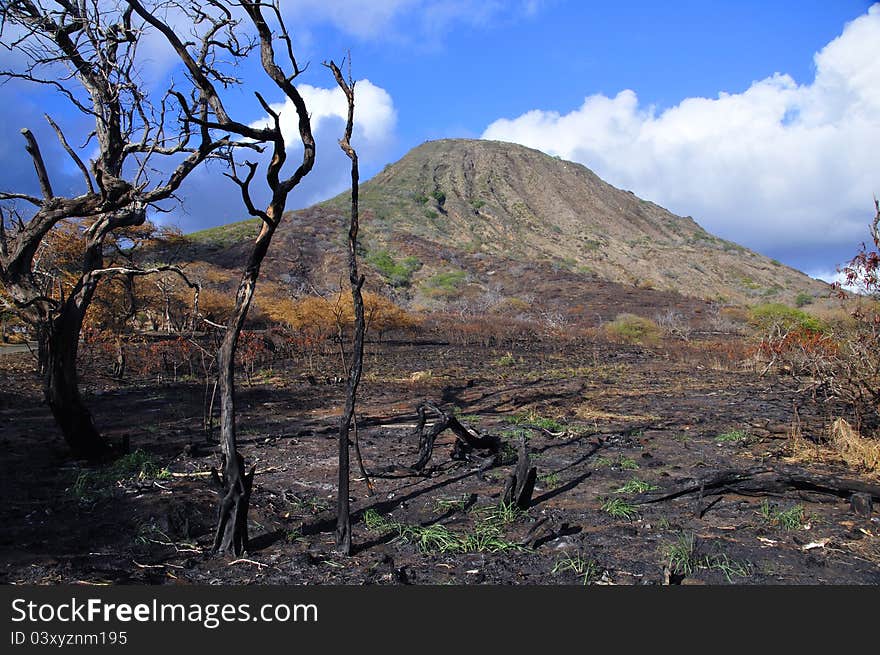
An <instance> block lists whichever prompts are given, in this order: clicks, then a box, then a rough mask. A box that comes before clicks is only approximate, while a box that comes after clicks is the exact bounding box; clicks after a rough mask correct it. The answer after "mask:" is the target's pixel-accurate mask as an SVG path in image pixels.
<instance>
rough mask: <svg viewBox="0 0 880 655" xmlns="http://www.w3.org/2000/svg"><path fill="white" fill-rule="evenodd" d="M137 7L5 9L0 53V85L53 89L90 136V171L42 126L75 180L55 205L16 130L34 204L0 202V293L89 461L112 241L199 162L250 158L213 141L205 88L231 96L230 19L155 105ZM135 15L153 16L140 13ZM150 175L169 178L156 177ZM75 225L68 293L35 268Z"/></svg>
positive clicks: (35, 150)
mask: <svg viewBox="0 0 880 655" xmlns="http://www.w3.org/2000/svg"><path fill="white" fill-rule="evenodd" d="M135 4H137V3H132V4H131V5H128V4H126V3H122V2H116V3H114V2H107V3H104V2H101V3H99V2H92V1H91V0H65V1H63V2H62V1H61V0H58V1H57V2H52V3H50V2H48V1H46V0H12V1H9V2H3V3H0V25H2V30H3V34H2V36H3V38H2V44H3V47H5V48H7V49H8V50H10V51H12V52H13V53H14V54H15V57H13V58H11V61H13V62H21V63H20V65H18V67H17V68H15V67H13V68H10V69H6V70H3V71H0V77H2V78H4V79H6V80H15V81H19V82H21V81H24V82H27V83H31V84H34V85H39V86H44V87H48V88H53V89H55V90H56V91H57V92H58V93H59V94H60V95H61V97H62V98H64V99H65V100H66V102H67V105H68V107H69V108H70V109H71V110H75V111H77V112H79V113H81V114H84V115H85V116H87V117H88V118H89V119H90V121H92V124H93V130H92V132H91V134H90V135H88V138H87V139H85V143H84V144H83V145H82V146H81V147H80V148H79V151H80V152H82V151H83V150H84V149H85V148H89V149H90V151H92V150H94V151H96V154H95V156H94V158H93V159H92V160H91V161H90V162H89V163H88V165H86V163H85V162H84V161H83V159H82V158H81V156H80V155H79V154H78V153H77V149H74V148H73V147H72V146H71V145H70V141H69V140H68V138H67V136H66V135H65V133H64V132H63V130H62V129H61V127H60V126H59V125H58V124H57V123H56V122H55V121H54V120H53V119H52V118H50V117H49V116H46V120H47V121H48V123H49V125H50V127H51V128H52V129H53V130H54V132H55V133H56V135H57V137H58V140H59V142H60V145H61V147H62V148H63V149H64V151H65V152H66V153H67V155H68V156H69V157H70V159H71V161H72V162H73V164H74V165H75V166H76V168H77V169H78V170H79V171H80V172H81V174H82V178H83V183H84V187H83V190H82V193H80V194H79V195H76V196H73V197H64V196H59V195H57V194H56V189H55V187H54V186H53V184H52V179H51V174H50V171H49V169H48V168H47V166H46V163H45V162H44V159H43V155H42V153H41V150H40V146H39V144H38V142H37V138H36V137H35V135H34V134H33V133H32V132H31V131H30V130H29V129H26V128H25V129H22V136H23V137H24V146H25V150H26V151H27V153H28V155H29V156H30V159H31V161H32V163H33V166H34V170H35V173H36V179H37V182H38V185H39V189H40V195H31V194H29V193H23V192H21V191H15V190H11V191H6V192H3V193H0V201H3V202H4V203H5V210H4V211H3V212H2V216H0V282H2V285H3V287H4V288H5V289H6V294H7V297H8V299H9V300H8V302H9V305H10V308H11V309H12V310H13V311H14V312H15V313H16V314H17V315H18V316H19V317H20V318H21V319H23V320H24V321H25V322H27V323H28V324H29V325H30V326H31V327H32V329H33V330H34V332H35V334H36V337H37V341H38V360H39V368H40V371H41V372H42V375H43V390H44V396H45V400H46V403H47V404H48V406H49V407H50V409H51V411H52V414H53V416H54V417H55V420H56V422H57V424H58V426H59V428H60V430H61V432H62V434H63V435H64V438H65V439H66V440H67V442H68V444H69V445H70V447H71V449H72V450H73V451H74V453H75V454H76V455H78V456H82V457H87V458H92V459H95V458H100V457H101V456H103V455H104V454H105V453H106V452H107V451H108V446H107V443H106V442H105V441H104V439H103V438H102V437H101V435H100V434H99V432H98V430H97V429H96V427H95V424H94V421H93V420H92V416H91V414H90V412H89V411H88V409H87V408H86V406H85V404H84V403H83V400H82V398H81V396H80V392H79V380H78V376H77V365H76V359H77V350H78V345H79V338H80V333H81V331H82V327H83V321H84V318H85V315H86V312H87V311H88V308H89V305H90V304H91V302H92V300H93V298H94V295H95V291H96V288H97V285H98V283H99V282H100V281H101V280H102V279H104V278H106V277H108V276H110V275H113V274H128V272H129V271H128V270H126V269H124V267H119V266H115V265H114V264H115V262H111V264H110V265H109V266H108V265H107V264H106V262H105V259H106V258H107V251H106V247H105V246H106V242H107V239H108V237H109V236H110V235H112V234H115V233H118V232H119V231H120V230H124V229H126V228H130V227H133V226H138V225H142V224H143V223H144V222H145V221H146V218H147V209H148V207H151V206H155V203H158V202H160V201H163V200H167V199H169V198H172V197H173V196H174V193H175V192H176V191H177V190H178V189H179V187H180V185H181V184H182V183H183V181H184V180H185V179H186V178H187V176H188V175H189V174H190V173H191V172H192V171H193V170H195V169H196V167H197V166H199V165H200V164H201V163H202V162H204V161H205V160H207V159H209V158H213V157H221V156H222V157H228V156H229V152H230V151H231V150H233V149H237V148H240V147H246V148H251V147H254V146H253V144H252V143H246V142H243V141H233V140H232V139H230V137H229V134H228V131H227V132H226V133H219V130H221V129H223V128H224V127H225V124H226V123H229V122H230V121H229V119H228V117H226V116H225V112H220V111H218V108H222V106H221V105H220V104H219V96H218V95H217V93H216V90H215V89H214V85H213V84H212V82H211V81H210V80H211V79H215V80H216V79H221V80H222V81H223V82H224V84H228V83H233V82H234V79H233V78H231V77H229V76H228V75H223V74H221V73H220V72H219V71H217V70H214V69H212V67H213V62H214V61H215V58H214V57H213V54H214V53H215V52H216V50H217V49H219V48H221V47H224V49H225V54H226V55H227V59H231V60H236V59H239V58H241V57H243V56H245V55H246V51H247V45H246V44H244V45H238V44H237V41H236V39H235V38H234V34H231V36H230V37H229V38H228V39H227V40H226V41H225V42H223V43H222V44H221V42H220V41H219V40H218V35H219V34H221V33H223V31H224V30H226V31H227V32H228V31H229V30H231V29H232V28H233V27H234V21H233V20H232V19H231V16H225V17H223V19H221V20H219V21H217V22H213V23H207V22H205V21H201V23H200V24H201V25H202V26H203V27H204V29H203V31H202V33H201V35H200V36H199V35H194V41H193V43H194V45H193V46H192V47H193V49H194V50H196V51H197V52H198V55H196V59H197V62H196V66H195V68H196V69H197V70H198V71H199V74H198V75H192V74H191V75H190V76H189V77H188V79H187V80H184V79H182V78H181V79H176V80H175V81H174V84H173V85H172V86H170V87H168V88H167V89H166V90H165V92H164V93H159V94H156V93H154V92H152V91H151V90H150V89H149V87H148V86H147V85H146V84H144V82H143V80H142V79H141V77H140V74H139V71H140V67H141V66H142V65H143V61H142V60H141V59H140V58H139V57H138V46H139V44H140V43H141V40H142V35H143V28H144V23H143V22H139V21H137V20H135V16H134V13H133V7H134V5H135ZM137 6H138V7H140V5H137ZM176 6H178V5H176ZM151 9H153V10H155V9H156V7H155V6H153V7H151ZM137 13H138V14H139V15H141V16H144V15H148V16H151V13H149V12H147V11H146V10H143V11H138V12H137ZM193 15H195V14H193ZM218 44H220V45H218ZM12 65H13V66H16V64H12ZM190 72H192V71H190ZM184 91H187V93H184ZM213 116H216V117H217V118H218V120H217V121H216V122H212V121H213V119H212V118H211V117H213ZM260 136H262V135H260ZM157 170H164V171H165V173H164V174H162V173H160V174H158V175H157V174H156V171H157ZM153 177H157V178H158V179H151V178H153ZM22 206H30V208H31V211H30V212H27V213H26V214H25V213H23V212H22V210H21V207H22ZM72 221H76V222H79V223H80V224H81V225H82V234H83V238H82V243H81V245H80V247H79V259H80V264H79V266H78V270H77V271H76V274H75V275H74V279H73V280H72V282H71V283H70V284H69V285H67V286H64V287H62V286H61V285H60V283H59V281H58V279H57V278H55V277H53V276H52V275H51V274H49V273H47V271H45V270H44V269H43V268H41V262H42V259H43V255H44V254H45V250H46V249H47V248H48V247H49V245H48V244H49V243H50V235H51V234H53V233H54V232H55V231H56V230H57V229H59V228H60V227H61V226H63V225H65V224H69V223H70V222H72Z"/></svg>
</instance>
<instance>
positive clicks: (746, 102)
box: [483, 4, 880, 266]
mask: <svg viewBox="0 0 880 655" xmlns="http://www.w3.org/2000/svg"><path fill="white" fill-rule="evenodd" d="M814 62H815V67H816V75H815V79H814V80H813V82H812V83H811V84H804V85H799V84H797V83H796V82H795V80H793V79H792V78H791V77H790V76H789V75H786V74H780V73H777V74H775V75H773V76H771V77H768V78H766V79H763V80H760V81H757V82H754V83H753V84H752V85H751V86H750V87H749V88H748V89H747V90H745V91H743V92H742V93H719V94H718V97H716V98H687V99H685V100H682V101H681V102H680V103H679V104H678V105H676V106H674V107H671V108H669V109H666V110H664V111H658V110H656V108H654V107H643V106H641V105H640V104H639V101H638V98H637V96H636V93H635V92H634V91H632V90H624V91H621V92H620V93H618V94H617V95H616V96H615V97H613V98H609V97H607V96H604V95H594V96H589V97H587V98H586V99H585V100H584V103H583V105H581V107H580V108H578V109H576V110H574V111H571V112H569V113H567V114H561V113H559V112H555V111H542V110H534V111H530V112H528V113H526V114H523V115H521V116H519V117H517V118H514V119H512V120H509V119H501V120H497V121H495V122H494V123H492V124H491V125H489V127H488V128H487V129H486V130H485V132H484V133H483V138H486V139H498V140H504V141H513V142H517V143H522V144H524V145H527V146H530V147H534V148H538V149H540V150H543V151H545V152H548V153H550V154H554V155H559V156H561V157H563V158H566V159H572V160H575V161H579V162H581V163H583V164H585V165H587V166H589V167H590V168H592V169H593V170H595V171H596V173H597V174H599V175H600V176H602V177H603V178H604V179H606V180H607V181H609V182H611V183H612V184H614V185H616V186H619V187H623V188H628V189H632V190H633V191H634V192H635V193H637V194H638V195H640V196H642V197H645V198H648V199H651V200H654V201H657V202H659V203H660V204H663V205H665V206H667V207H669V208H670V209H672V210H673V211H676V212H677V213H681V214H690V215H693V216H695V217H696V218H697V220H698V221H700V222H701V223H702V224H703V225H704V226H705V227H706V228H707V229H709V230H710V231H713V232H716V233H718V234H721V235H722V236H726V237H728V238H732V239H735V240H738V241H740V242H743V243H746V244H747V245H750V246H752V247H755V248H763V249H767V248H774V247H777V248H778V247H785V248H789V249H790V248H799V247H816V246H822V245H823V244H837V245H840V244H852V245H853V250H854V249H855V246H856V245H857V244H858V243H859V242H861V241H862V240H863V238H864V234H865V226H866V224H867V222H868V219H869V218H870V215H871V211H870V210H871V206H870V203H871V195H872V193H874V192H880V179H878V177H877V173H876V169H877V165H876V157H877V152H878V151H880V4H877V5H874V6H873V7H871V8H870V9H869V11H868V12H867V13H866V14H865V15H863V16H861V17H859V18H858V19H856V20H854V21H852V22H851V23H849V24H847V25H846V27H845V28H844V30H843V33H842V34H841V35H840V36H839V37H837V38H836V39H834V40H833V41H831V42H830V43H829V44H827V45H826V46H825V47H824V48H823V49H822V50H821V52H819V53H817V54H816V55H815V57H814ZM831 265H832V262H828V263H827V264H826V266H831Z"/></svg>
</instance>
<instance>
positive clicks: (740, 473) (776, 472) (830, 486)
mask: <svg viewBox="0 0 880 655" xmlns="http://www.w3.org/2000/svg"><path fill="white" fill-rule="evenodd" d="M786 491H807V492H812V493H817V494H823V495H829V496H836V497H838V498H845V499H850V498H852V496H853V495H854V494H866V495H869V496H871V498H872V499H874V500H877V501H880V486H878V485H876V484H869V483H867V482H863V481H861V480H853V479H850V478H839V477H836V476H830V475H817V474H813V473H805V472H802V471H792V470H788V469H774V468H766V467H765V468H753V469H745V470H726V471H720V472H718V473H715V474H713V475H710V476H706V477H704V478H700V479H695V480H693V481H692V482H689V483H687V484H684V485H682V486H680V487H678V488H677V489H674V490H672V491H667V492H665V493H660V494H659V495H657V493H647V494H642V495H641V496H637V497H636V498H635V499H634V502H635V503H636V504H638V505H645V504H650V503H659V502H663V501H666V500H674V499H676V498H681V497H683V496H687V495H692V494H699V497H700V502H701V503H702V498H703V497H705V496H717V495H719V494H723V493H739V494H744V495H750V494H759V493H768V492H769V493H784V492H786Z"/></svg>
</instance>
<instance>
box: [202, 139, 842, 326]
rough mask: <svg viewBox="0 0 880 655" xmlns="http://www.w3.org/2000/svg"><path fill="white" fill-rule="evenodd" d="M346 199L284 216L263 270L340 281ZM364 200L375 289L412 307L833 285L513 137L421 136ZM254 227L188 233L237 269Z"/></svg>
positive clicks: (780, 296)
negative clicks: (433, 138) (239, 255)
mask: <svg viewBox="0 0 880 655" xmlns="http://www.w3.org/2000/svg"><path fill="white" fill-rule="evenodd" d="M348 196H349V194H348V193H343V194H340V195H339V196H337V197H335V198H332V199H330V200H328V201H326V202H323V203H320V204H318V205H316V206H313V207H310V208H308V209H304V210H300V211H296V212H289V213H288V214H287V215H286V216H285V217H284V220H283V221H282V223H281V226H280V227H279V230H278V232H277V233H276V236H275V241H274V242H273V245H272V248H271V249H270V254H269V258H268V259H267V262H266V265H265V267H264V271H265V273H266V277H267V278H268V279H269V280H272V281H275V282H279V283H281V284H285V285H291V284H292V285H294V286H296V285H297V284H299V285H300V287H301V288H305V287H308V286H309V285H315V284H317V285H319V286H321V285H323V286H325V287H327V288H330V287H333V286H334V285H336V286H338V284H339V271H341V270H343V268H344V263H343V262H344V243H345V242H344V225H345V221H346V220H347V215H348V202H349V197H348ZM360 201H361V214H362V230H361V238H362V244H361V245H362V255H363V262H364V269H365V270H366V271H367V273H368V275H369V276H370V277H371V278H372V280H371V281H370V282H368V286H372V287H373V288H374V289H375V288H377V287H381V286H383V285H384V286H385V289H386V292H387V293H388V295H392V296H393V297H394V298H395V299H396V300H398V301H400V302H403V303H404V304H408V305H409V306H411V307H416V308H427V309H431V308H436V307H437V306H438V305H443V304H448V303H449V302H459V301H466V300H467V299H468V298H470V299H471V300H473V299H476V298H478V297H480V298H483V299H484V300H485V298H486V297H487V296H491V295H493V294H494V295H500V296H502V297H505V298H523V297H528V298H527V302H534V301H537V302H538V303H539V304H545V305H546V304H547V303H548V301H549V303H550V304H551V305H557V306H564V305H565V304H566V303H570V302H571V301H576V302H578V303H582V302H585V301H586V302H588V301H589V298H588V297H589V296H590V294H591V293H592V292H591V289H593V290H595V291H596V292H597V293H598V292H600V291H603V290H604V292H605V293H607V294H608V296H609V298H611V297H613V296H614V295H615V294H619V295H626V294H630V295H631V293H630V292H628V291H626V289H627V288H628V289H630V290H633V292H634V291H638V292H639V294H640V295H641V292H644V291H648V290H653V291H658V292H666V293H674V294H682V295H684V296H690V297H693V298H699V299H704V300H709V301H713V302H716V301H717V302H726V303H759V302H769V301H783V302H792V301H793V300H794V298H795V296H797V295H798V294H803V293H807V294H810V295H813V296H819V295H822V294H824V293H826V292H827V289H828V287H827V285H826V284H825V283H823V282H820V281H818V280H813V279H811V278H809V277H808V276H806V275H805V274H803V273H801V272H799V271H797V270H795V269H793V268H790V267H788V266H785V265H783V264H781V263H779V262H777V261H774V260H771V259H769V258H767V257H765V256H763V255H760V254H758V253H756V252H753V251H751V250H749V249H747V248H745V247H743V246H741V245H738V244H736V243H733V242H731V241H726V240H724V239H720V238H718V237H715V236H713V235H711V234H709V233H708V232H707V231H706V230H704V229H703V228H702V227H700V225H698V224H697V222H696V221H694V220H693V219H692V218H690V217H682V216H676V215H675V214H673V213H671V212H669V211H667V210H666V209H664V208H663V207H660V206H659V205H657V204H655V203H653V202H650V201H647V200H642V199H641V198H638V197H637V196H636V195H634V194H633V193H631V192H629V191H622V190H620V189H617V188H615V187H613V186H611V185H610V184H608V183H606V182H604V181H603V180H602V179H600V178H599V177H598V176H597V175H596V174H595V173H593V172H592V171H590V170H589V169H588V168H586V167H585V166H582V165H580V164H576V163H572V162H568V161H564V160H561V159H559V158H556V157H551V156H549V155H546V154H544V153H542V152H539V151H537V150H533V149H530V148H526V147H523V146H520V145H515V144H511V143H502V142H497V141H485V140H464V139H444V140H439V141H429V142H426V143H424V144H422V145H420V146H418V147H416V148H414V149H413V150H411V151H410V152H409V153H408V154H407V155H405V156H404V157H403V158H402V159H401V160H400V161H398V162H396V163H394V164H390V165H388V166H386V167H385V169H384V170H383V171H382V172H380V173H378V174H377V175H375V176H374V177H373V178H372V179H370V180H369V181H367V182H365V183H363V184H362V185H361V188H360ZM256 231H257V224H256V222H254V221H245V222H243V223H236V224H231V225H227V226H222V227H219V228H213V229H211V230H206V231H203V232H201V233H195V234H193V235H191V238H192V240H193V242H194V243H201V244H203V245H208V246H209V249H208V251H206V252H202V253H200V255H201V256H199V257H198V258H200V259H202V258H203V259H206V260H208V261H211V262H213V263H214V264H220V265H221V266H224V267H230V268H234V266H235V264H234V262H235V261H236V260H237V259H238V258H237V256H236V253H237V251H238V250H239V249H240V246H241V245H242V244H243V241H244V240H245V239H248V238H251V236H252V235H251V233H253V235H255V234H256ZM291 253H295V254H296V256H295V257H294V256H293V255H291ZM294 260H296V261H295V262H294ZM603 285H604V286H603ZM609 285H611V286H612V287H614V288H615V289H618V291H614V289H612V288H610V287H609ZM651 302H663V301H662V299H660V298H654V299H653V300H652V301H651Z"/></svg>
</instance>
